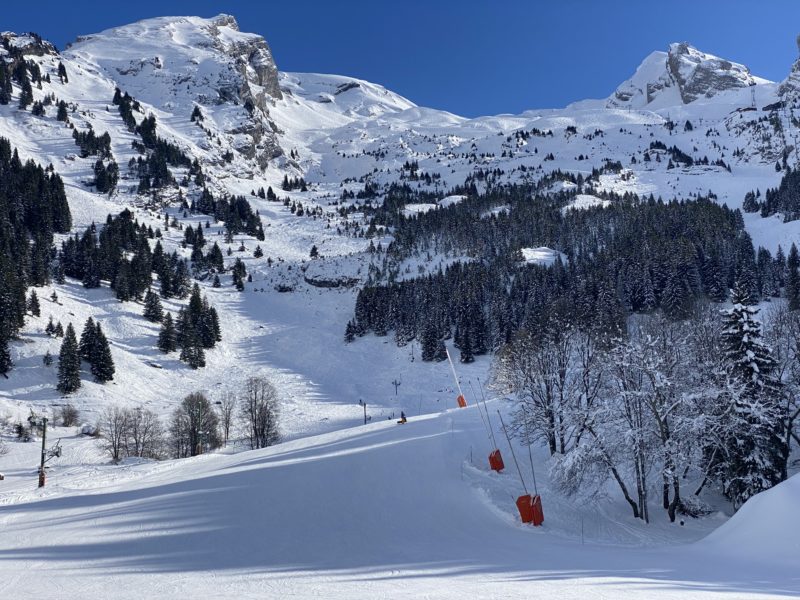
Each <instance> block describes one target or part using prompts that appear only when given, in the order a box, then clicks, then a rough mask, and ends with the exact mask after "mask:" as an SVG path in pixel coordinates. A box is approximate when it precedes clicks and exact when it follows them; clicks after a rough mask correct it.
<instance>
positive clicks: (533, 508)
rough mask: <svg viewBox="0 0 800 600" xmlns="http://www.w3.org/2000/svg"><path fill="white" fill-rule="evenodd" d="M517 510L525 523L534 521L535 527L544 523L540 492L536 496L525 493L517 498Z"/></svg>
mask: <svg viewBox="0 0 800 600" xmlns="http://www.w3.org/2000/svg"><path fill="white" fill-rule="evenodd" d="M517 510H519V516H520V518H521V519H522V522H523V523H532V524H533V526H534V527H539V525H541V524H542V523H544V512H543V511H542V499H541V497H540V496H539V495H538V494H537V495H535V496H531V495H530V494H525V495H524V496H520V497H519V498H517Z"/></svg>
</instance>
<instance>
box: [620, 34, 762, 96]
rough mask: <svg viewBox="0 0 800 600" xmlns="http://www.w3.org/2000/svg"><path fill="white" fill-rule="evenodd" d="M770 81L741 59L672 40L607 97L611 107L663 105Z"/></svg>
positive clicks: (651, 55)
mask: <svg viewBox="0 0 800 600" xmlns="http://www.w3.org/2000/svg"><path fill="white" fill-rule="evenodd" d="M761 83H769V82H768V81H767V80H765V79H761V78H758V77H754V76H753V75H752V74H751V73H750V69H748V68H747V67H746V66H744V65H741V64H739V63H735V62H731V61H729V60H725V59H723V58H719V57H717V56H714V55H712V54H707V53H705V52H701V51H700V50H698V49H697V48H695V47H694V46H692V45H690V44H688V43H686V42H681V43H674V44H670V46H669V51H668V52H653V53H652V54H650V55H649V56H648V57H647V58H645V59H644V61H643V62H642V64H641V65H639V68H638V69H636V72H635V73H634V74H633V77H631V78H630V79H628V80H627V81H625V82H624V83H622V84H621V85H620V86H619V87H618V88H617V89H616V90H615V91H614V93H613V94H612V95H611V96H610V97H609V98H608V100H607V101H606V105H607V106H608V107H609V108H628V107H630V108H644V107H650V108H661V107H664V106H669V105H674V104H690V103H692V102H695V101H696V100H699V99H702V98H706V99H707V98H713V97H714V96H716V95H717V94H719V93H721V92H725V91H728V90H735V89H739V88H744V87H749V86H753V85H758V84H761Z"/></svg>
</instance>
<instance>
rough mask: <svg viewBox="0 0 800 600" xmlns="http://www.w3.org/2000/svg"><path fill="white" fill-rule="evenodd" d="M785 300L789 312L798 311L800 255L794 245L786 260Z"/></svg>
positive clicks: (799, 302) (799, 299)
mask: <svg viewBox="0 0 800 600" xmlns="http://www.w3.org/2000/svg"><path fill="white" fill-rule="evenodd" d="M786 300H787V302H788V303H789V310H798V309H800V253H798V251H797V246H796V245H795V244H792V247H791V249H790V250H789V257H788V258H787V259H786Z"/></svg>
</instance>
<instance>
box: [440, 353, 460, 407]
mask: <svg viewBox="0 0 800 600" xmlns="http://www.w3.org/2000/svg"><path fill="white" fill-rule="evenodd" d="M444 352H445V354H447V362H449V363H450V369H451V370H452V371H453V379H455V382H456V387H457V388H458V395H459V396H463V395H464V393H463V392H462V391H461V384H460V383H459V382H458V376H456V368H455V366H454V365H453V359H452V358H450V351H449V350H448V349H447V346H445V348H444ZM445 408H447V405H445Z"/></svg>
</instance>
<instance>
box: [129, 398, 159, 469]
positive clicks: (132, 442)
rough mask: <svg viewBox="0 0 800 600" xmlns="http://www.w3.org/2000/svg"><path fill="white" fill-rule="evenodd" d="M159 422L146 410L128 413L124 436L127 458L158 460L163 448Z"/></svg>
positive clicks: (141, 409) (134, 410) (135, 409)
mask: <svg viewBox="0 0 800 600" xmlns="http://www.w3.org/2000/svg"><path fill="white" fill-rule="evenodd" d="M162 432H163V430H162V428H161V422H160V421H159V420H158V415H156V413H154V412H153V411H152V410H149V409H147V408H142V407H137V408H134V409H133V410H129V411H128V427H127V431H126V435H125V452H126V454H127V455H128V456H138V457H140V458H160V457H161V453H162V448H163V435H162Z"/></svg>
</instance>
